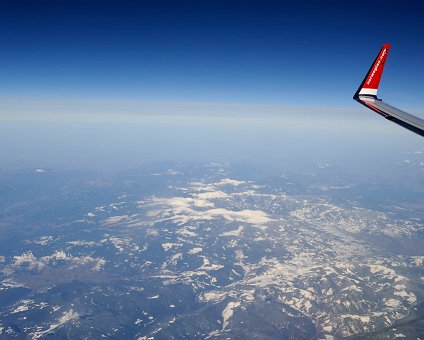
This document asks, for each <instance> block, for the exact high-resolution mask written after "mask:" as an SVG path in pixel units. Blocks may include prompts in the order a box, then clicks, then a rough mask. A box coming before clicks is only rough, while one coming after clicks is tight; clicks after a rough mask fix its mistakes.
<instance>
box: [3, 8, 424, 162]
mask: <svg viewBox="0 0 424 340" xmlns="http://www.w3.org/2000/svg"><path fill="white" fill-rule="evenodd" d="M423 36H424V2H421V1H416V2H414V1H402V2H399V1H289V2H285V1H255V2H249V1H220V0H213V1H212V0H206V1H169V2H165V1H105V0H102V1H95V0H93V1H77V0H72V1H57V0H55V1H46V0H43V1H35V0H34V1H19V0H17V1H9V2H7V3H3V4H2V8H1V11H0V43H1V47H2V53H1V54H0V61H1V62H0V154H2V159H1V160H0V167H4V166H13V167H16V166H17V167H21V166H37V167H38V166H51V167H63V166H64V167H72V168H78V167H89V168H90V167H95V168H99V167H101V168H102V169H103V168H104V169H108V168H110V169H112V168H128V167H131V166H135V165H137V164H142V163H144V162H149V161H161V160H171V161H181V160H182V161H196V160H198V161H199V160H200V161H230V162H233V161H252V162H255V161H261V162H270V163H272V164H283V165H287V164H292V163H295V162H298V163H299V164H300V163H302V164H304V163H316V162H329V163H339V164H347V162H348V163H349V162H350V164H351V163H353V164H355V166H359V165H360V164H361V165H363V164H371V165H372V164H374V163H375V162H377V161H378V160H381V161H382V162H383V163H384V164H386V165H387V164H393V159H402V158H403V157H408V154H409V153H411V152H414V151H416V150H422V139H421V138H420V137H419V136H416V135H414V134H412V133H410V132H409V131H406V130H404V129H401V128H400V127H398V126H395V125H394V124H391V123H389V122H387V121H384V120H383V119H381V117H378V115H376V114H374V113H373V112H371V111H369V110H366V109H365V108H364V107H363V106H361V105H359V104H358V103H356V102H354V101H353V100H352V96H353V93H354V92H355V91H356V89H357V87H358V85H359V84H360V82H361V81H362V79H363V77H364V75H365V72H366V71H367V70H368V68H369V67H370V64H371V62H372V61H373V60H374V58H375V56H376V54H377V53H378V51H379V49H380V47H381V45H382V44H383V43H391V44H392V50H391V52H390V55H389V57H388V62H387V66H386V68H385V74H384V75H383V79H382V82H381V84H380V91H379V95H380V96H381V97H382V98H384V99H385V100H387V101H388V102H389V103H390V104H393V105H396V106H399V107H400V108H402V109H405V110H411V112H412V113H418V114H420V113H421V114H423V113H424V109H423V108H424V100H423V98H422V94H423V93H424V82H423V77H422V76H423V75H424V63H423V60H424V58H423V55H424V47H423V44H422V37H423ZM423 115H424V114H423ZM420 152H421V151H420Z"/></svg>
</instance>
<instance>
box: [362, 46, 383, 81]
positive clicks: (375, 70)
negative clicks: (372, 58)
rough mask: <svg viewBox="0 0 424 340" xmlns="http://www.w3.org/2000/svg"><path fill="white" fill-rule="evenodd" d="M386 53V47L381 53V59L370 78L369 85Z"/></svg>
mask: <svg viewBox="0 0 424 340" xmlns="http://www.w3.org/2000/svg"><path fill="white" fill-rule="evenodd" d="M386 53H387V49H384V51H383V53H381V56H380V59H378V62H377V64H376V65H375V67H374V69H373V70H372V73H371V75H370V77H369V78H368V81H367V85H369V84H370V83H371V80H372V78H373V77H374V74H375V72H377V70H378V67H379V66H380V64H381V61H382V60H383V58H384V56H385V55H386Z"/></svg>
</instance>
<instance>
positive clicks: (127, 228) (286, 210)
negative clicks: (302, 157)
mask: <svg viewBox="0 0 424 340" xmlns="http://www.w3.org/2000/svg"><path fill="white" fill-rule="evenodd" d="M169 174H170V175H172V173H171V172H170V173H169ZM349 186H350V184H348V185H346V186H343V185H340V186H339V187H337V190H339V188H344V187H349ZM266 189H267V188H266V187H264V186H260V185H257V184H255V183H253V182H248V181H243V180H237V179H230V178H228V177H227V176H225V178H223V179H220V180H216V181H211V182H207V181H205V182H200V181H196V182H191V183H189V184H188V185H186V186H185V187H182V188H179V189H178V190H174V191H173V193H172V195H170V196H171V197H149V198H146V199H144V200H143V201H139V202H134V205H135V206H136V207H137V209H138V210H137V211H136V214H134V215H129V214H128V209H126V207H127V206H126V203H125V202H118V203H112V204H110V205H106V206H102V207H98V208H97V209H96V210H95V212H93V213H92V214H93V215H92V216H90V220H91V218H93V219H94V218H99V222H98V223H99V226H100V227H101V228H102V230H105V232H107V234H103V236H102V238H101V239H100V240H99V241H98V242H94V241H92V240H90V241H88V240H74V241H68V242H67V243H66V244H67V247H69V248H68V249H58V250H56V251H54V252H52V253H51V255H48V256H41V257H40V256H39V257H37V256H35V255H34V253H33V252H31V251H28V252H25V253H23V254H21V255H19V256H15V257H14V258H13V261H11V263H10V264H7V265H4V269H3V273H4V275H5V279H4V280H3V281H2V282H1V284H0V293H1V290H2V289H5V287H14V286H19V282H18V281H17V280H14V278H15V277H14V273H15V272H16V271H18V270H23V269H29V270H36V271H42V270H45V269H46V268H48V267H49V266H52V265H53V264H54V263H57V262H61V263H62V262H63V263H66V264H67V265H69V266H70V267H71V268H72V267H78V266H83V265H86V266H89V268H90V270H91V271H102V270H103V268H104V266H105V264H106V260H105V259H104V258H100V257H91V256H88V255H84V256H82V255H81V256H77V255H72V254H71V252H70V250H72V249H74V247H85V248H84V249H86V248H90V247H93V248H94V247H104V246H108V247H110V248H111V249H112V250H113V251H115V252H116V254H117V255H120V256H124V257H125V258H126V261H127V262H128V265H130V266H131V268H134V269H135V270H138V271H139V272H140V273H141V274H142V275H145V276H143V277H146V278H154V279H158V280H159V279H160V280H161V283H162V284H163V285H164V286H167V287H168V286H171V288H172V285H180V284H183V285H186V286H188V287H190V289H192V290H193V291H194V292H195V294H196V299H197V301H199V302H201V303H205V304H206V305H208V304H209V305H212V304H216V305H217V304H220V305H219V306H220V308H222V309H221V310H220V314H218V316H219V323H218V324H219V327H217V329H214V330H212V331H211V332H209V333H208V334H206V336H207V337H209V338H214V337H219V336H222V337H224V336H225V335H226V332H229V331H231V328H232V322H234V320H235V319H236V318H234V316H235V315H237V313H242V312H243V311H244V310H245V309H246V307H248V306H251V305H253V304H255V303H256V302H257V301H263V300H265V299H266V298H268V297H270V298H272V299H273V301H276V302H277V303H278V304H279V306H281V308H282V309H284V310H285V313H287V314H288V315H290V316H293V317H296V315H300V316H308V317H309V318H311V319H312V320H313V321H314V322H315V324H316V326H317V328H318V331H319V332H320V334H323V336H327V338H329V339H330V338H331V337H333V336H334V337H336V338H337V337H344V336H349V335H352V334H355V333H363V332H369V331H374V330H378V329H381V328H384V327H388V326H391V325H393V323H394V322H395V321H396V320H398V319H401V318H403V317H405V316H407V315H408V313H409V312H410V310H411V309H412V308H414V306H415V304H416V303H417V301H418V299H417V294H415V293H416V292H415V290H414V289H415V287H414V284H413V283H412V282H411V278H410V277H408V276H407V273H408V271H410V270H411V269H414V270H416V269H420V268H421V269H422V266H423V264H424V256H406V255H402V256H400V255H399V256H397V255H396V256H389V255H387V256H384V257H383V256H379V255H378V253H377V252H376V251H375V249H374V248H373V246H372V244H370V243H368V242H365V241H364V238H365V237H367V236H372V237H376V238H378V237H391V238H393V239H395V238H396V237H411V235H413V232H414V231H415V230H418V229H419V228H422V226H420V224H419V221H417V222H414V221H412V220H396V219H395V218H393V217H392V216H390V215H389V214H385V213H383V212H376V211H370V210H366V209H362V208H358V207H356V206H351V207H346V206H341V205H340V206H339V205H337V204H335V203H331V202H328V201H327V200H326V199H325V198H322V197H319V198H311V197H301V196H296V195H289V194H287V193H284V192H281V193H276V192H274V191H271V190H269V191H266ZM329 190H330V189H329ZM106 213H108V214H109V215H107V216H108V217H98V216H97V215H100V214H106ZM164 226H165V227H164ZM161 228H162V229H161ZM141 231H142V232H143V233H144V234H143V237H139V234H140V233H141ZM146 239H147V241H146ZM52 241H53V240H52V239H51V238H49V236H46V237H45V238H43V239H40V240H38V241H37V242H40V245H43V244H44V245H50V244H51V242H52ZM154 242H156V243H155V244H157V248H155V251H157V252H158V253H160V254H161V256H163V259H164V260H163V261H162V262H161V263H154V262H153V261H154V260H152V259H151V261H147V260H143V261H140V260H139V258H137V257H136V255H139V254H142V253H143V252H145V251H147V250H148V249H149V247H150V246H151V244H152V243H154ZM215 244H219V247H218V246H216V248H213V246H215ZM211 249H215V250H213V251H212V250H211ZM193 259H194V260H193ZM224 259H225V260H226V262H224ZM190 261H191V262H190ZM0 262H5V258H4V257H1V256H0ZM191 263H194V265H192V267H189V264H191ZM2 265H3V263H2ZM151 268H154V269H151ZM152 271H153V273H152ZM222 272H225V273H227V274H226V275H228V277H226V278H227V279H228V280H227V281H225V283H222V282H221V281H220V278H222V275H223V274H222ZM145 273H149V274H148V275H147V274H145ZM149 275H150V276H149ZM220 275H221V276H220ZM129 289H130V290H135V291H137V292H143V290H144V288H143V287H142V284H140V285H139V286H137V285H136V284H135V283H131V287H129ZM146 291H148V290H147V288H146ZM154 294H155V295H153V294H152V295H149V296H148V299H149V302H152V303H155V302H158V303H159V301H160V300H161V297H162V296H163V295H159V294H156V293H154ZM173 306H174V305H173ZM221 306H222V307H221ZM31 308H38V307H35V306H34V303H33V301H31V300H28V299H27V300H21V301H20V303H19V304H17V305H15V306H14V309H13V313H16V314H18V313H22V312H25V311H27V310H30V309H31ZM172 308H173V309H177V308H175V306H174V307H172ZM152 318H153V317H152ZM78 319H79V314H78V312H77V311H76V309H70V310H68V311H66V312H63V313H62V314H61V316H60V317H58V319H57V322H55V323H53V324H51V325H49V326H48V327H39V329H37V330H36V331H35V332H33V333H32V335H31V336H32V338H33V339H38V338H41V337H43V336H44V335H45V334H47V333H49V332H50V331H52V330H54V329H56V328H58V327H61V326H63V325H64V324H66V323H68V322H78ZM176 319H178V316H177V315H176V316H175V318H173V319H170V320H172V322H170V324H172V323H174V322H176ZM138 320H141V319H134V322H135V323H136V324H137V325H138V324H140V323H141V321H138ZM152 320H153V319H152ZM137 322H138V323H137ZM152 322H153V321H152ZM161 327H164V326H163V324H161ZM159 330H160V328H157V329H156V330H155V331H154V332H153V333H154V334H153V333H152V335H151V336H154V335H155V334H156V333H157V332H159ZM155 332H156V333H155ZM0 334H1V329H0ZM141 338H146V339H148V338H149V337H148V336H146V337H141Z"/></svg>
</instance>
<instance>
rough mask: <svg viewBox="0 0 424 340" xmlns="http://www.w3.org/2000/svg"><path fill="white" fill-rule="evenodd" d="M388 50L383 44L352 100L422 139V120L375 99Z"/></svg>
mask: <svg viewBox="0 0 424 340" xmlns="http://www.w3.org/2000/svg"><path fill="white" fill-rule="evenodd" d="M389 50H390V44H384V45H383V47H382V48H381V50H380V52H379V53H378V55H377V58H375V60H374V63H373V64H372V65H371V68H370V69H369V71H368V73H367V75H366V76H365V78H364V80H363V81H362V83H361V85H360V86H359V88H358V90H357V91H356V93H355V95H354V96H353V99H355V100H356V101H358V102H359V103H361V104H362V105H364V106H366V107H368V108H369V109H371V110H373V111H375V112H377V113H378V114H380V115H381V116H383V117H384V118H386V119H388V120H391V121H392V122H394V123H396V124H399V125H400V126H403V127H404V128H406V129H408V130H410V131H413V132H415V133H417V134H419V135H421V136H423V137H424V120H423V119H421V118H418V117H416V116H413V115H411V114H409V113H406V112H404V111H402V110H399V109H397V108H395V107H393V106H391V105H389V104H386V103H384V102H383V101H382V100H381V99H378V98H377V91H378V85H379V84H380V79H381V75H382V74H383V70H384V65H385V63H386V58H387V55H388V53H389Z"/></svg>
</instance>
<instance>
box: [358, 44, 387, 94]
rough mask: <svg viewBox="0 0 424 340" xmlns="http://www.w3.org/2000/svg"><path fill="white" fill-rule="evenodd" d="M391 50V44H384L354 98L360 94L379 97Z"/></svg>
mask: <svg viewBox="0 0 424 340" xmlns="http://www.w3.org/2000/svg"><path fill="white" fill-rule="evenodd" d="M389 50H390V44H384V45H383V47H382V48H381V50H380V52H379V53H378V55H377V58H375V60H374V63H373V64H372V66H371V68H370V70H369V71H368V73H367V75H366V77H365V78H364V80H363V81H362V83H361V86H359V88H358V91H356V93H355V95H354V96H353V99H357V98H358V97H359V96H370V97H374V98H377V90H378V85H379V84H380V79H381V75H382V74H383V70H384V64H385V63H386V58H387V55H388V54H389Z"/></svg>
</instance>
